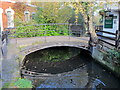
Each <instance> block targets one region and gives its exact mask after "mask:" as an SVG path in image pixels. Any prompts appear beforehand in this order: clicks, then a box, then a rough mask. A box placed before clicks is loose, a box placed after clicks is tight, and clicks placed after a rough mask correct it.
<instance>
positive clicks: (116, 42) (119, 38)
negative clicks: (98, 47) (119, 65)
mask: <svg viewBox="0 0 120 90" xmlns="http://www.w3.org/2000/svg"><path fill="white" fill-rule="evenodd" d="M119 40H120V31H118V30H116V40H115V47H116V49H119Z"/></svg>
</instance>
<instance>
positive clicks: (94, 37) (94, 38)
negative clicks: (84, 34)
mask: <svg viewBox="0 0 120 90" xmlns="http://www.w3.org/2000/svg"><path fill="white" fill-rule="evenodd" d="M89 34H90V41H89V44H90V45H92V46H95V45H96V44H97V43H98V37H97V34H96V32H95V28H94V26H93V15H92V9H91V8H90V10H89Z"/></svg>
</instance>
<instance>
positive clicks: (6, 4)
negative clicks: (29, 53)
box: [0, 0, 36, 31]
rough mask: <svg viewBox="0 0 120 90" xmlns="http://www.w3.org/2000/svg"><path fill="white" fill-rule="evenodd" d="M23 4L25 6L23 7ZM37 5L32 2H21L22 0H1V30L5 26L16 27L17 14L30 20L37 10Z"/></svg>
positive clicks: (23, 18)
mask: <svg viewBox="0 0 120 90" xmlns="http://www.w3.org/2000/svg"><path fill="white" fill-rule="evenodd" d="M20 5H22V6H23V7H21V6H20ZM35 10H36V6H34V5H31V4H30V2H21V0H1V1H0V27H1V31H3V30H5V28H13V27H15V24H14V20H15V18H16V16H17V15H21V19H22V20H25V21H29V20H30V16H31V14H32V13H33V12H35Z"/></svg>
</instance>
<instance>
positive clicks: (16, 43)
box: [2, 36, 89, 87]
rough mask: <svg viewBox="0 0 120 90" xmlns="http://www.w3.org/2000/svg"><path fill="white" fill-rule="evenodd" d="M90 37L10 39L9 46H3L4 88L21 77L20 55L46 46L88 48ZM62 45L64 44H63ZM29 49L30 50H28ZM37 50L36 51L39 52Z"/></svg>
mask: <svg viewBox="0 0 120 90" xmlns="http://www.w3.org/2000/svg"><path fill="white" fill-rule="evenodd" d="M88 40H89V38H88V37H70V36H47V37H31V38H15V39H9V43H8V45H6V43H4V44H3V46H2V51H3V55H4V56H3V58H2V86H5V87H7V86H10V83H11V82H15V80H17V79H18V78H19V77H20V72H19V70H20V65H19V63H20V62H19V61H18V60H17V58H18V53H19V54H20V52H21V50H23V51H24V49H25V50H28V51H29V49H30V48H31V50H32V48H34V47H36V46H43V47H44V45H47V46H49V45H53V46H54V45H56V46H57V45H66V46H69V45H73V46H74V45H76V44H78V45H81V44H82V45H83V46H84V47H87V46H88ZM61 43H62V44H61ZM28 47H29V48H28ZM38 49H39V48H37V49H36V50H38Z"/></svg>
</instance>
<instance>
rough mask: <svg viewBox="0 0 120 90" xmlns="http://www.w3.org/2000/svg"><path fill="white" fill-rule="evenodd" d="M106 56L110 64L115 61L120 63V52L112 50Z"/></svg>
mask: <svg viewBox="0 0 120 90" xmlns="http://www.w3.org/2000/svg"><path fill="white" fill-rule="evenodd" d="M106 56H107V58H108V59H109V62H110V63H112V61H114V62H115V63H120V52H119V51H116V50H114V49H110V50H108V51H107V53H106Z"/></svg>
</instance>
